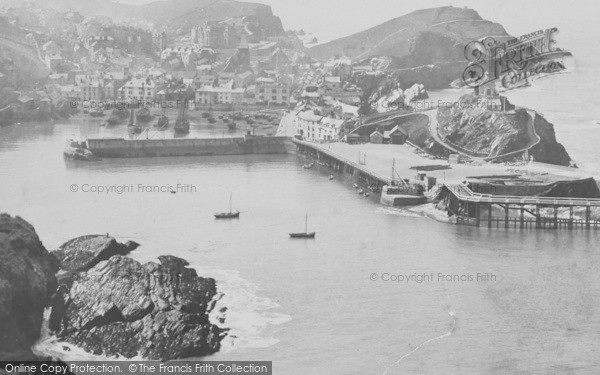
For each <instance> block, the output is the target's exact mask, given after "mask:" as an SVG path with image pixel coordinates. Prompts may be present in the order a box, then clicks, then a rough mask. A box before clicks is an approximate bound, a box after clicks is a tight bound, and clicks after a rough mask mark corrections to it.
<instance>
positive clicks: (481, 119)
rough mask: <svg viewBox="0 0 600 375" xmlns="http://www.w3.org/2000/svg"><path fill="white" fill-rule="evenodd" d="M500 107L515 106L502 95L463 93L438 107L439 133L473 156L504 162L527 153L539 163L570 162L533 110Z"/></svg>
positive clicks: (547, 124)
mask: <svg viewBox="0 0 600 375" xmlns="http://www.w3.org/2000/svg"><path fill="white" fill-rule="evenodd" d="M503 107H504V108H506V109H514V106H513V105H512V104H511V103H510V102H509V101H508V99H506V98H504V97H499V96H498V97H492V98H488V97H483V96H477V95H463V96H462V97H461V98H460V100H459V101H458V102H456V103H454V104H453V105H451V106H442V107H440V108H439V109H438V111H437V121H438V130H439V133H440V136H441V137H442V138H444V139H445V140H446V142H448V143H450V144H451V145H453V146H455V147H456V148H458V149H460V150H462V151H463V152H465V153H467V154H469V155H472V156H476V157H486V158H498V161H505V160H510V159H517V158H523V157H524V156H527V155H529V156H532V157H533V158H534V160H536V161H539V162H544V163H551V164H558V165H569V162H570V159H571V158H570V157H569V154H567V152H566V150H565V148H564V147H563V146H562V145H561V144H560V143H558V142H557V141H556V138H555V136H554V128H553V126H552V124H550V123H548V122H547V121H546V120H545V119H544V118H543V117H541V116H540V115H539V114H536V113H535V112H534V111H528V110H526V109H524V108H518V109H516V110H511V111H502V108H503Z"/></svg>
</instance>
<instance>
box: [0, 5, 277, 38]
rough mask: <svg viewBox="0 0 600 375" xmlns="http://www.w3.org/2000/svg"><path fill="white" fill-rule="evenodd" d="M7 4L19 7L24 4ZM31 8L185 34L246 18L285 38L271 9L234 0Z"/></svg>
mask: <svg viewBox="0 0 600 375" xmlns="http://www.w3.org/2000/svg"><path fill="white" fill-rule="evenodd" d="M7 2H8V3H9V4H10V3H14V4H12V5H13V6H19V3H21V0H8V1H7ZM31 4H32V5H33V7H39V8H51V9H54V10H57V11H65V12H66V11H69V10H72V11H76V12H80V13H81V14H83V15H91V16H105V17H110V18H113V19H118V18H121V19H123V18H136V19H140V20H145V21H149V22H152V23H153V24H154V25H155V26H157V27H158V28H162V27H166V28H167V29H170V30H177V29H181V30H182V31H184V32H187V31H189V30H190V29H191V27H192V26H193V25H197V24H199V23H202V22H203V21H207V20H225V19H229V18H241V17H245V18H246V21H247V22H248V23H251V24H253V25H255V26H256V29H257V30H258V31H260V32H262V33H263V34H264V35H265V36H278V35H282V34H283V26H282V24H281V20H280V19H279V17H276V16H274V15H273V11H272V10H271V7H270V6H268V5H264V4H258V3H246V2H241V1H233V0H167V1H154V2H152V3H148V4H144V5H130V4H121V3H116V2H112V1H110V0H54V1H52V2H50V1H47V0H32V1H31Z"/></svg>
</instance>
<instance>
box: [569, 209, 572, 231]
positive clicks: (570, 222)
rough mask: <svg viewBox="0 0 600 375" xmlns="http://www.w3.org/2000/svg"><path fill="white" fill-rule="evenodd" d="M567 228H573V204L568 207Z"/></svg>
mask: <svg viewBox="0 0 600 375" xmlns="http://www.w3.org/2000/svg"><path fill="white" fill-rule="evenodd" d="M569 229H573V206H570V207H569Z"/></svg>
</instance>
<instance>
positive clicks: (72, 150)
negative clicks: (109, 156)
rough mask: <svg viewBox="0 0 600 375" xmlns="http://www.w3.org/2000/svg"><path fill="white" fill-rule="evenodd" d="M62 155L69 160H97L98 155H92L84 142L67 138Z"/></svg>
mask: <svg viewBox="0 0 600 375" xmlns="http://www.w3.org/2000/svg"><path fill="white" fill-rule="evenodd" d="M63 156H64V157H65V158H66V159H70V160H82V161H99V160H101V159H100V158H99V157H97V156H96V155H94V154H93V153H92V152H91V151H90V150H88V149H87V147H86V145H85V142H77V141H75V140H73V139H67V141H66V144H65V149H64V151H63Z"/></svg>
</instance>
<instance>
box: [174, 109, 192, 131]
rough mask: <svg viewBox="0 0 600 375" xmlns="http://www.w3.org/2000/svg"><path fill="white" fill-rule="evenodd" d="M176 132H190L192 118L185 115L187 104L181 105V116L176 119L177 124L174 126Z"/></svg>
mask: <svg viewBox="0 0 600 375" xmlns="http://www.w3.org/2000/svg"><path fill="white" fill-rule="evenodd" d="M173 130H174V131H175V134H189V132H190V120H188V119H187V117H186V116H185V104H184V105H182V106H181V109H180V110H179V116H177V120H175V126H174V127H173Z"/></svg>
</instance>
